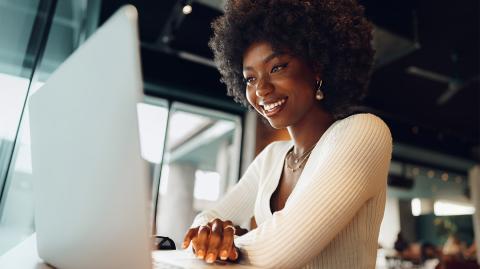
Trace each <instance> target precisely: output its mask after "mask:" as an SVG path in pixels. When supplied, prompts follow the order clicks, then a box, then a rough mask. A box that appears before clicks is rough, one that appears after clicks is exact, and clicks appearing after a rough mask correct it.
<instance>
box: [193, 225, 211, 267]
mask: <svg viewBox="0 0 480 269" xmlns="http://www.w3.org/2000/svg"><path fill="white" fill-rule="evenodd" d="M210 230H211V228H210V226H200V229H199V230H198V236H197V240H196V241H197V244H196V245H197V246H196V248H195V251H196V253H195V254H196V255H197V257H198V258H200V259H204V258H205V253H206V251H207V247H208V241H209V240H208V239H209V237H210Z"/></svg>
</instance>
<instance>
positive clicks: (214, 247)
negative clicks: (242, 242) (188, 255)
mask: <svg viewBox="0 0 480 269" xmlns="http://www.w3.org/2000/svg"><path fill="white" fill-rule="evenodd" d="M247 232H248V231H247V230H246V229H243V228H240V227H239V226H236V227H234V226H233V223H232V222H231V221H229V220H227V221H222V220H220V219H214V220H212V221H210V222H209V223H208V224H207V225H205V226H200V227H195V228H191V229H189V230H188V231H187V234H186V235H185V239H184V240H183V244H182V248H184V249H185V248H187V247H188V246H189V245H190V241H191V242H192V248H193V251H194V253H195V256H197V258H199V259H205V261H206V262H208V263H213V262H214V261H215V260H216V259H217V258H220V259H221V260H227V259H229V260H230V261H236V260H237V259H238V254H239V251H238V249H237V248H236V247H235V244H234V242H233V238H234V235H243V234H245V233H247Z"/></svg>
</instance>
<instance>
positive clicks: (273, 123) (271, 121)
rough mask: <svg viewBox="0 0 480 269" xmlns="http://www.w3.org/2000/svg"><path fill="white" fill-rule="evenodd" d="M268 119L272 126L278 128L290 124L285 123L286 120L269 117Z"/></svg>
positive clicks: (283, 127)
mask: <svg viewBox="0 0 480 269" xmlns="http://www.w3.org/2000/svg"><path fill="white" fill-rule="evenodd" d="M267 120H268V122H269V123H270V126H272V128H274V129H277V130H280V129H285V128H287V126H288V125H287V124H285V123H284V122H281V121H277V120H272V119H268V118H267Z"/></svg>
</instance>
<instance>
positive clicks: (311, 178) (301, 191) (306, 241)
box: [235, 114, 392, 268]
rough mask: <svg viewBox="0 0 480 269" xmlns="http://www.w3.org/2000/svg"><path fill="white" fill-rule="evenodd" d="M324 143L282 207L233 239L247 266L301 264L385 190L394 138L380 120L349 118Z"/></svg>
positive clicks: (288, 266) (360, 116) (317, 251)
mask: <svg viewBox="0 0 480 269" xmlns="http://www.w3.org/2000/svg"><path fill="white" fill-rule="evenodd" d="M323 142H324V147H323V148H322V149H321V151H320V152H319V153H318V154H317V155H316V156H315V158H314V159H311V160H309V162H313V163H312V165H313V169H311V170H310V171H312V172H311V173H310V174H307V175H302V177H305V178H304V179H305V180H307V183H306V184H300V182H299V183H298V184H297V186H296V187H295V189H294V191H293V192H292V194H291V195H290V197H289V198H288V200H287V203H286V204H285V207H284V208H283V209H282V210H280V211H277V212H275V213H274V214H273V216H272V217H271V218H269V219H268V220H266V221H265V222H263V223H262V224H261V225H259V227H258V228H257V229H255V230H252V231H250V232H249V233H247V234H245V235H244V236H241V237H238V238H237V239H236V240H235V244H236V245H237V246H239V247H240V248H241V251H242V253H243V254H244V256H245V258H246V260H247V262H249V263H250V264H252V265H254V266H260V267H267V268H297V267H301V266H303V265H305V264H306V263H308V262H309V261H311V260H312V259H313V258H315V257H316V256H317V255H319V254H320V253H321V251H322V250H323V249H324V248H325V247H326V246H327V245H328V244H329V242H331V241H332V240H333V239H334V237H335V236H336V235H337V234H339V233H340V232H341V230H343V229H344V228H345V227H346V225H347V224H348V223H349V222H350V221H351V220H352V219H353V218H354V216H355V215H356V213H357V212H358V210H359V209H360V208H361V207H362V206H363V205H364V203H365V202H366V201H367V200H368V199H370V198H372V197H373V196H374V195H375V194H376V193H378V192H379V191H380V189H381V188H385V185H386V178H387V175H388V169H389V165H390V160H391V153H392V138H391V134H390V130H389V128H388V127H387V125H386V124H385V123H384V122H383V121H382V120H381V119H380V118H378V117H376V116H374V115H372V114H357V115H354V116H351V117H349V118H347V119H345V120H343V121H342V122H340V123H339V124H338V125H337V126H335V127H334V129H332V132H331V134H329V135H328V136H326V140H325V141H323ZM312 156H313V155H312ZM312 156H311V157H310V158H312ZM277 161H281V160H277ZM305 171H306V168H305V170H304V172H305Z"/></svg>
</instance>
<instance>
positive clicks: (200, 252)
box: [197, 249, 205, 259]
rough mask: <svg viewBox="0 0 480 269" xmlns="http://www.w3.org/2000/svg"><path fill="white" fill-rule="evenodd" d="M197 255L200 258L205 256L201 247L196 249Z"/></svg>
mask: <svg viewBox="0 0 480 269" xmlns="http://www.w3.org/2000/svg"><path fill="white" fill-rule="evenodd" d="M197 257H199V258H200V259H203V257H205V251H203V249H199V250H198V251H197Z"/></svg>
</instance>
